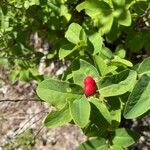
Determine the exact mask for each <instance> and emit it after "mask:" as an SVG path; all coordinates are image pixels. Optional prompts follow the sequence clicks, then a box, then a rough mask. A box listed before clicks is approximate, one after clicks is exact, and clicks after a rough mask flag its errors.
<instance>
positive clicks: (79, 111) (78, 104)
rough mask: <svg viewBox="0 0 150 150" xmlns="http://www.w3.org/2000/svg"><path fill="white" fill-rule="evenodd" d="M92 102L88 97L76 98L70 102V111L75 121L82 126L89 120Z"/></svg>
mask: <svg viewBox="0 0 150 150" xmlns="http://www.w3.org/2000/svg"><path fill="white" fill-rule="evenodd" d="M90 110H91V108H90V103H89V102H88V100H87V99H86V97H82V98H81V99H76V100H75V101H73V103H70V111H71V115H72V118H73V120H74V122H75V123H76V124H77V125H78V126H79V127H81V128H83V127H85V126H86V125H87V124H88V122H89V117H90Z"/></svg>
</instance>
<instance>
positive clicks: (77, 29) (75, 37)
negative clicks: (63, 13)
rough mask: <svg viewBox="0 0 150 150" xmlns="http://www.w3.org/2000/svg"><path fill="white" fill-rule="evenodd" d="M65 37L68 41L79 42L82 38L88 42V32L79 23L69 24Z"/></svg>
mask: <svg viewBox="0 0 150 150" xmlns="http://www.w3.org/2000/svg"><path fill="white" fill-rule="evenodd" d="M65 37H66V38H67V39H68V41H70V42H71V43H74V44H77V43H79V42H80V40H84V41H85V42H86V34H85V32H84V30H83V29H82V27H81V26H80V25H79V24H77V23H72V24H71V25H70V26H69V28H68V30H67V32H66V34H65Z"/></svg>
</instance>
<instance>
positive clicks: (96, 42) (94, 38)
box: [89, 32, 103, 55]
mask: <svg viewBox="0 0 150 150" xmlns="http://www.w3.org/2000/svg"><path fill="white" fill-rule="evenodd" d="M89 40H90V42H91V43H92V45H93V47H94V54H93V55H95V54H97V53H99V52H100V51H101V49H102V44H103V40H102V37H101V34H100V33H98V32H96V33H94V34H93V35H91V36H89Z"/></svg>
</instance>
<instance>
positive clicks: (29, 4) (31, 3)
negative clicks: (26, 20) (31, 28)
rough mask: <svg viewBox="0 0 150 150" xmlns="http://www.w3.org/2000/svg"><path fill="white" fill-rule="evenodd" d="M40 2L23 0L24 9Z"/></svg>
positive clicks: (37, 0)
mask: <svg viewBox="0 0 150 150" xmlns="http://www.w3.org/2000/svg"><path fill="white" fill-rule="evenodd" d="M39 4H40V2H39V0H30V1H28V0H26V1H25V2H24V7H25V8H26V9H28V8H29V7H30V6H32V5H39Z"/></svg>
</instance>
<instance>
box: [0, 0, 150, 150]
mask: <svg viewBox="0 0 150 150" xmlns="http://www.w3.org/2000/svg"><path fill="white" fill-rule="evenodd" d="M149 12H150V9H149V1H148V0H138V1H135V0H127V1H125V0H92V1H91V0H83V1H79V0H76V1H69V0H53V1H51V0H45V1H42V0H31V1H28V0H24V1H17V0H13V1H9V2H8V1H2V2H0V37H1V38H0V51H1V52H0V64H1V65H2V66H3V67H5V68H6V69H10V68H11V71H10V74H9V79H10V80H12V82H15V81H17V79H19V80H23V81H27V82H28V81H30V80H31V79H33V80H36V81H41V80H43V79H44V78H45V75H40V74H39V72H38V66H39V64H40V63H41V61H42V63H44V64H45V65H46V66H48V65H49V64H50V62H51V61H53V60H56V59H57V60H61V61H65V60H69V62H70V66H69V67H68V70H67V71H66V72H65V73H64V74H63V75H62V76H61V77H60V78H59V79H61V80H58V79H57V80H56V79H52V78H49V77H48V79H45V80H44V81H42V82H40V83H39V85H38V87H37V90H36V91H37V95H38V96H39V98H40V99H42V100H43V101H45V102H47V103H49V104H51V105H52V106H54V107H55V111H53V112H50V113H49V114H48V115H47V117H46V118H45V122H44V123H45V125H46V126H47V127H50V128H53V127H58V126H61V125H64V124H66V123H69V122H70V123H72V124H76V125H77V126H78V127H80V128H81V129H82V131H83V133H84V134H85V135H86V136H87V137H94V139H92V140H88V141H86V142H85V143H83V144H81V145H80V146H79V149H97V150H99V149H101V150H102V149H106V150H108V149H110V150H119V149H120V150H121V149H124V148H127V147H128V146H130V145H132V144H133V143H134V142H136V140H137V138H138V136H137V135H136V137H137V138H135V134H134V133H133V131H129V130H127V129H125V128H119V125H120V123H121V118H122V117H123V116H124V117H125V118H127V119H133V118H137V117H139V116H141V115H144V114H146V113H147V112H148V111H149V109H150V105H149V104H150V99H149V93H148V92H149V91H150V85H149V84H150V67H149V66H150V58H149V57H148V56H149V54H150V49H149V48H150V42H149V39H150V34H149V33H150V31H149V26H150V21H149ZM34 34H35V35H38V36H39V37H40V39H41V41H42V42H44V41H47V44H48V45H49V46H48V48H47V49H46V50H43V51H42V52H39V48H42V47H44V46H43V45H40V46H37V45H34V44H33V43H31V35H34ZM45 51H46V52H45ZM145 56H146V57H148V58H146V59H145V60H143V62H142V63H141V62H140V61H141V60H140V61H139V60H138V59H137V57H140V58H144V57H145ZM12 57H13V58H14V59H10V58H12ZM6 58H9V59H6ZM43 58H44V59H43ZM133 58H134V59H133ZM138 63H140V64H139V65H138ZM86 76H92V77H93V79H94V80H95V82H96V91H95V93H94V94H93V95H91V96H87V97H86V96H85V95H84V90H83V88H84V87H83V80H84V78H85V77H86ZM120 137H121V138H120Z"/></svg>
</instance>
